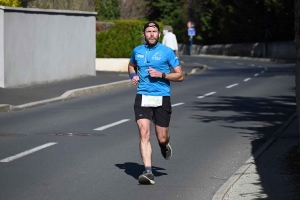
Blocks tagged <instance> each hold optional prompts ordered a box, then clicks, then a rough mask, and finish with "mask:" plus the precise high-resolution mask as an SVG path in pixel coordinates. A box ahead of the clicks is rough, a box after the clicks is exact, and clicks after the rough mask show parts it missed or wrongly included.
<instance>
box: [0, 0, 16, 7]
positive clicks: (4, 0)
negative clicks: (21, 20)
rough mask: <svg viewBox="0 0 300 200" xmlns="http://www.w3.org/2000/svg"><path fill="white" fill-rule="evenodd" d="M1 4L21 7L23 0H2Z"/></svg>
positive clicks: (0, 0)
mask: <svg viewBox="0 0 300 200" xmlns="http://www.w3.org/2000/svg"><path fill="white" fill-rule="evenodd" d="M0 6H11V7H20V6H21V2H20V1H19V0H0Z"/></svg>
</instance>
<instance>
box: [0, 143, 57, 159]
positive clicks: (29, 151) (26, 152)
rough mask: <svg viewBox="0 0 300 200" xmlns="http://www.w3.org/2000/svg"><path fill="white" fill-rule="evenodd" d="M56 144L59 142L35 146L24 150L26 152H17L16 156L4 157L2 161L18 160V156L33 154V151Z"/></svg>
mask: <svg viewBox="0 0 300 200" xmlns="http://www.w3.org/2000/svg"><path fill="white" fill-rule="evenodd" d="M55 144H57V142H49V143H47V144H44V145H41V146H38V147H35V148H33V149H29V150H27V151H24V152H22V153H19V154H17V155H14V156H11V157H8V158H5V159H2V160H0V162H10V161H13V160H16V159H18V158H21V157H24V156H27V155H29V154H31V153H34V152H36V151H39V150H41V149H44V148H47V147H50V146H52V145H55Z"/></svg>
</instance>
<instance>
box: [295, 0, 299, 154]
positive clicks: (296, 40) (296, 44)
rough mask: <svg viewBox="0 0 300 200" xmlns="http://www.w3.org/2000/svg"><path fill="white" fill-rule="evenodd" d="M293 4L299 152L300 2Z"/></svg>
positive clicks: (296, 0) (297, 0)
mask: <svg viewBox="0 0 300 200" xmlns="http://www.w3.org/2000/svg"><path fill="white" fill-rule="evenodd" d="M294 3H295V46H296V65H295V67H296V70H295V71H296V102H297V121H298V133H299V142H298V146H299V151H300V1H299V0H294Z"/></svg>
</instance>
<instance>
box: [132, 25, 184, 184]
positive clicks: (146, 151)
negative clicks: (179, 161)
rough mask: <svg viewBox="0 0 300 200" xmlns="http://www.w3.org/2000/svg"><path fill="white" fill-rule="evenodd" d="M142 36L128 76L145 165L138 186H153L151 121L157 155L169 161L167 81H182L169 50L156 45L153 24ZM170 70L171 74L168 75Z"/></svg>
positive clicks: (154, 26)
mask: <svg viewBox="0 0 300 200" xmlns="http://www.w3.org/2000/svg"><path fill="white" fill-rule="evenodd" d="M143 35H144V37H145V41H146V44H144V45H140V46H137V47H135V48H134V49H133V51H132V55H131V57H130V61H129V64H128V74H129V76H130V78H131V83H132V84H133V85H137V92H136V96H135V102H134V113H135V120H136V123H137V126H138V130H139V136H140V145H139V146H140V154H141V157H142V161H143V164H144V166H145V171H144V173H143V174H141V175H140V176H139V178H138V181H139V183H140V184H154V183H155V182H154V175H153V173H152V147H151V143H150V125H151V120H152V122H153V123H154V125H155V132H156V137H157V140H158V144H159V146H160V151H161V154H162V156H163V157H164V158H165V159H166V160H169V159H170V158H171V156H172V148H171V146H170V144H169V141H170V135H169V133H168V130H169V123H170V119H171V113H172V107H171V98H170V90H171V88H170V81H175V82H181V81H183V73H182V69H181V66H180V63H179V60H178V58H177V57H176V55H175V53H174V52H173V51H172V49H170V48H168V47H166V46H165V45H162V44H161V43H159V42H158V39H159V37H160V29H159V25H158V24H157V23H156V22H148V23H146V24H145V25H144V28H143ZM170 67H171V68H173V69H174V72H173V73H170V72H171V71H170Z"/></svg>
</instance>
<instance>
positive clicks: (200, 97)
mask: <svg viewBox="0 0 300 200" xmlns="http://www.w3.org/2000/svg"><path fill="white" fill-rule="evenodd" d="M213 94H216V92H210V93H207V94H205V95H203V96H199V97H198V98H199V99H202V98H204V97H207V96H210V95H213Z"/></svg>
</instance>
